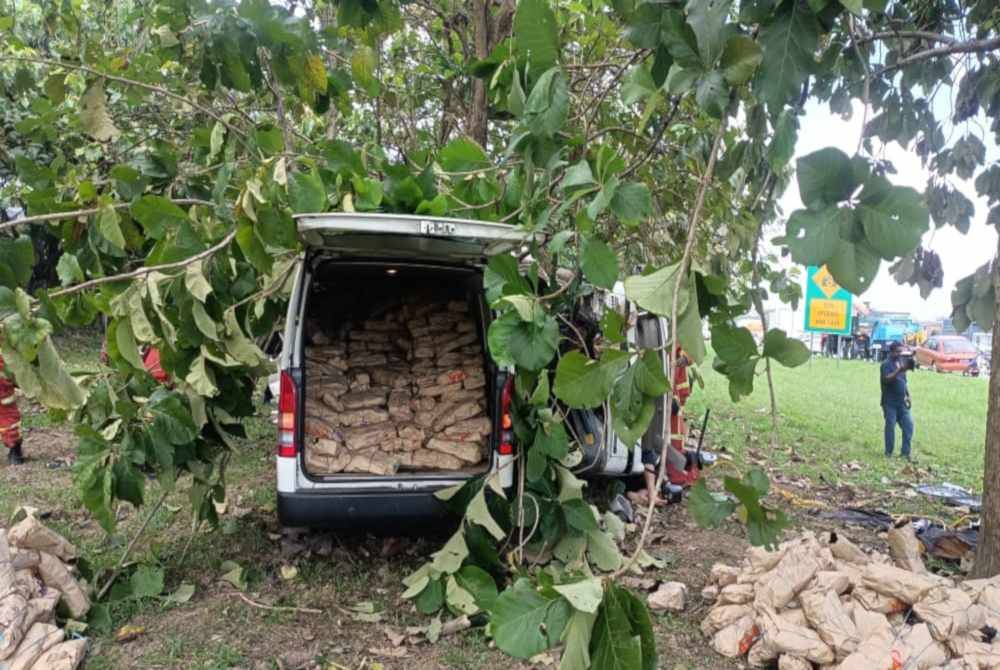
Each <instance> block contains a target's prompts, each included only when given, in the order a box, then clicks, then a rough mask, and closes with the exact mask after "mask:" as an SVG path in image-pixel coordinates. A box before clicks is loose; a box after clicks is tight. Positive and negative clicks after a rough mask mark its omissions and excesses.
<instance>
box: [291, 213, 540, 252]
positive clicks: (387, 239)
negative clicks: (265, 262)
mask: <svg viewBox="0 0 1000 670" xmlns="http://www.w3.org/2000/svg"><path fill="white" fill-rule="evenodd" d="M295 218H296V222H297V225H298V231H299V237H300V238H301V239H302V241H303V243H304V244H305V245H306V246H307V247H311V248H314V249H324V250H326V251H327V252H328V255H332V256H337V255H343V256H354V257H365V258H378V257H392V258H414V259H421V260H425V261H432V260H436V261H447V262H451V263H473V264H478V263H481V262H483V260H484V259H485V258H486V257H488V256H492V255H494V254H498V253H502V252H505V251H510V250H511V249H515V248H517V247H519V246H521V245H522V244H524V243H525V242H527V241H528V240H529V239H530V237H531V236H530V234H526V233H524V232H523V231H520V230H518V229H516V228H515V227H514V226H510V225H507V224H504V223H491V222H486V221H472V220H467V219H446V218H437V217H425V216H411V215H406V214H349V213H331V214H300V215H298V216H296V217H295Z"/></svg>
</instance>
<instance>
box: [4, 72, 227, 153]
mask: <svg viewBox="0 0 1000 670" xmlns="http://www.w3.org/2000/svg"><path fill="white" fill-rule="evenodd" d="M3 61H14V62H20V63H34V64H35V65H46V66H48V67H62V68H66V69H67V70H78V71H80V72H86V73H87V74H91V75H93V76H95V77H103V78H105V79H108V80H109V81H116V82H118V83H119V84H124V85H125V86H134V87H135V88H141V89H144V90H146V91H150V92H151V93H158V94H159V95H162V96H164V97H167V98H170V99H171V100H174V101H176V102H181V103H184V104H185V105H188V106H190V107H191V108H193V109H197V110H198V111H200V112H202V113H203V114H207V115H208V116H210V117H212V118H213V119H215V120H216V121H218V122H219V123H221V124H222V125H223V126H225V127H226V128H227V129H228V130H231V131H232V132H233V133H235V134H237V135H239V136H240V137H246V133H244V132H243V131H242V130H240V129H239V128H237V127H235V126H233V125H232V124H231V123H229V122H228V121H226V120H225V119H224V118H222V116H220V115H219V114H217V113H216V112H215V111H213V110H211V109H209V108H208V107H203V106H202V105H199V104H198V103H197V102H195V101H194V100H191V99H190V98H186V97H184V96H183V95H180V94H178V93H174V92H173V91H168V90H167V89H165V88H163V87H162V86H156V85H155V84H147V83H146V82H142V81H136V80H135V79H129V78H127V77H119V76H118V75H114V74H108V73H107V72H101V71H100V70H95V69H94V68H92V67H87V66H86V65H77V64H76V63H67V62H64V61H61V60H51V59H48V58H30V57H28V56H2V57H0V62H3Z"/></svg>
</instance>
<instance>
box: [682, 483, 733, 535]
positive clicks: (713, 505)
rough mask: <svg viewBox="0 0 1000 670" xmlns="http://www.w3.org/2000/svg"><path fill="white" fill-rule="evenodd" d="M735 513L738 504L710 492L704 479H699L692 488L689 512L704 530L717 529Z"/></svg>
mask: <svg viewBox="0 0 1000 670" xmlns="http://www.w3.org/2000/svg"><path fill="white" fill-rule="evenodd" d="M735 511H736V504H735V503H733V502H732V501H731V500H728V499H726V497H725V496H724V495H721V494H716V493H712V492H711V491H709V490H708V487H707V486H706V485H705V480H704V479H699V480H698V481H696V482H695V484H694V486H692V487H691V495H689V496H688V512H689V513H690V514H691V518H692V519H694V521H695V523H697V524H698V525H699V526H701V527H702V528H715V527H716V526H718V525H719V524H720V523H722V522H723V521H725V520H726V519H728V518H729V517H730V516H732V514H733V512H735Z"/></svg>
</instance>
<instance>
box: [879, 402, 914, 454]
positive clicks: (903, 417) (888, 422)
mask: <svg viewBox="0 0 1000 670" xmlns="http://www.w3.org/2000/svg"><path fill="white" fill-rule="evenodd" d="M882 413H883V414H884V415H885V455H886V456H887V457H888V456H892V452H893V451H894V450H895V448H896V424H897V423H898V424H899V427H900V429H901V430H902V431H903V448H902V449H901V450H900V452H899V455H900V456H902V457H903V458H909V457H910V443H911V442H912V441H913V417H912V416H910V410H909V409H907V408H906V405H883V406H882Z"/></svg>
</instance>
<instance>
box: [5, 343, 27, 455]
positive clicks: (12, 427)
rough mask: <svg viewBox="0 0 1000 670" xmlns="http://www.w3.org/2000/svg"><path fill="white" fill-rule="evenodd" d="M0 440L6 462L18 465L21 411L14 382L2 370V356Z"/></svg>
mask: <svg viewBox="0 0 1000 670" xmlns="http://www.w3.org/2000/svg"><path fill="white" fill-rule="evenodd" d="M0 442H2V443H3V446H5V447H6V448H7V463H8V464H10V465H20V464H21V463H23V462H24V454H23V453H21V411H20V410H19V409H18V408H17V399H16V398H15V397H14V382H13V381H11V380H10V379H9V378H8V377H7V376H6V374H5V372H4V362H3V357H2V356H0Z"/></svg>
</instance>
